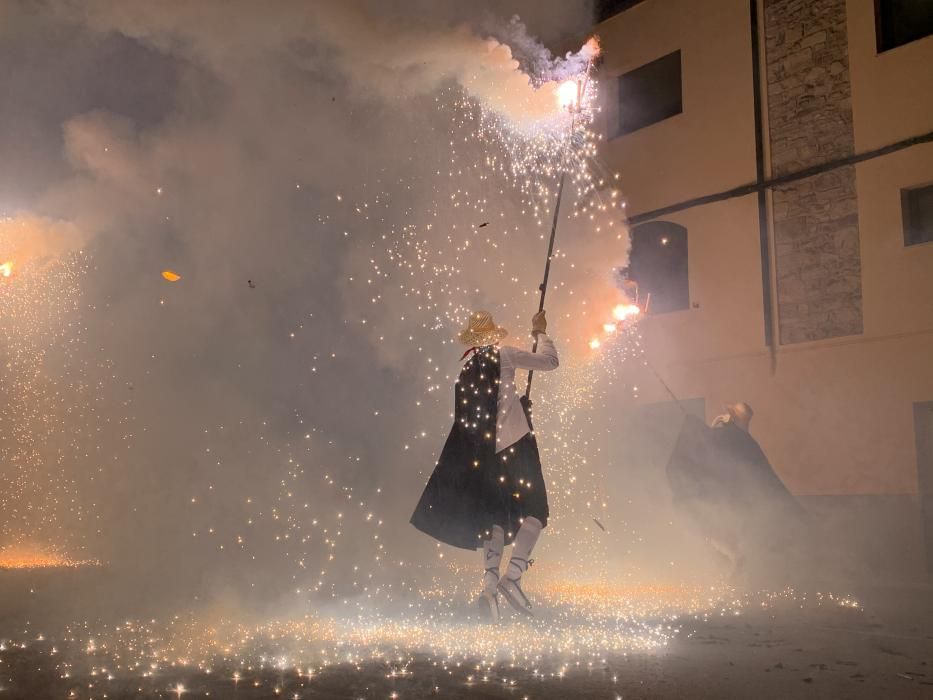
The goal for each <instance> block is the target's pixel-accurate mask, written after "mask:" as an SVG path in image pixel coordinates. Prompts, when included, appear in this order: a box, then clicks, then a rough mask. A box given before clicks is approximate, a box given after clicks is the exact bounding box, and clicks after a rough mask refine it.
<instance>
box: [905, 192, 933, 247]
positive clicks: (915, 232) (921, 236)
mask: <svg viewBox="0 0 933 700" xmlns="http://www.w3.org/2000/svg"><path fill="white" fill-rule="evenodd" d="M901 211H902V212H903V215H904V245H916V244H918V243H933V185H927V186H926V187H916V188H914V189H910V190H901Z"/></svg>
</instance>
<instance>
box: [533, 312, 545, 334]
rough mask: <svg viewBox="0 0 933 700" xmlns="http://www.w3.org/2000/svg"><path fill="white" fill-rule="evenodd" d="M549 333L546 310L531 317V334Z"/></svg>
mask: <svg viewBox="0 0 933 700" xmlns="http://www.w3.org/2000/svg"><path fill="white" fill-rule="evenodd" d="M538 333H547V318H545V316H544V309H542V310H541V311H539V312H538V313H536V314H535V315H534V316H532V317H531V334H532V335H535V336H536V335H538Z"/></svg>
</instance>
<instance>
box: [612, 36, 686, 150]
mask: <svg viewBox="0 0 933 700" xmlns="http://www.w3.org/2000/svg"><path fill="white" fill-rule="evenodd" d="M682 111H683V103H682V97H681V80H680V51H675V52H674V53H669V54H668V55H667V56H662V57H661V58H659V59H657V60H656V61H652V62H651V63H646V64H645V65H643V66H641V67H640V68H636V69H635V70H633V71H629V72H628V73H626V74H625V75H620V76H619V130H618V131H617V132H616V134H615V135H616V136H622V135H623V134H630V133H632V132H633V131H637V130H638V129H643V128H644V127H646V126H650V125H651V124H655V123H657V122H659V121H663V120H664V119H667V118H668V117H673V116H674V115H675V114H680V113H681V112H682Z"/></svg>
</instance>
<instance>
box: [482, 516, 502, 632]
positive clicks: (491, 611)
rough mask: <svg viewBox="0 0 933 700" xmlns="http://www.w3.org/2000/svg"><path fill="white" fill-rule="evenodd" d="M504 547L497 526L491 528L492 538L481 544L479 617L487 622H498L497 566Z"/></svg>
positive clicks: (500, 530) (500, 529) (500, 560)
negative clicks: (481, 567) (481, 577)
mask: <svg viewBox="0 0 933 700" xmlns="http://www.w3.org/2000/svg"><path fill="white" fill-rule="evenodd" d="M504 547H505V531H504V530H503V529H502V528H501V527H499V526H498V525H494V526H493V528H492V536H491V537H490V538H489V539H488V540H486V541H485V542H483V568H484V571H483V592H482V593H481V594H480V596H479V601H478V605H479V609H480V615H481V616H482V617H483V618H484V619H485V620H486V621H487V622H493V623H495V622H498V621H499V599H498V597H497V593H496V590H497V586H498V584H499V566H500V564H501V562H502V549H503V548H504Z"/></svg>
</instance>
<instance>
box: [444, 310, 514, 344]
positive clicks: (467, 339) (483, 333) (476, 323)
mask: <svg viewBox="0 0 933 700" xmlns="http://www.w3.org/2000/svg"><path fill="white" fill-rule="evenodd" d="M508 334H509V332H508V331H507V330H506V329H505V328H502V326H497V325H496V322H495V321H493V320H492V314H491V313H489V312H488V311H474V312H473V313H471V314H470V320H469V322H468V323H467V327H466V328H464V329H463V330H462V331H460V332H459V333H458V334H457V340H459V341H460V342H461V343H463V344H464V345H470V346H474V345H475V346H479V347H482V346H483V345H492V344H494V343H498V342H499V341H500V340H502V339H503V338H504V337H505V336H507V335H508Z"/></svg>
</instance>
